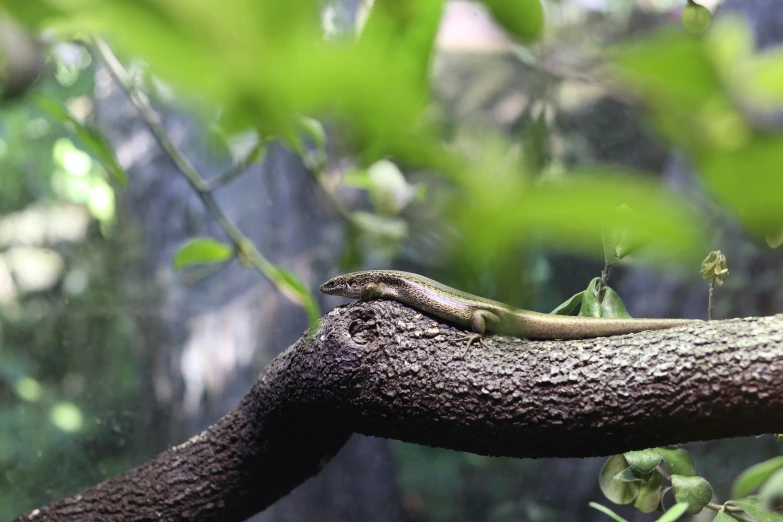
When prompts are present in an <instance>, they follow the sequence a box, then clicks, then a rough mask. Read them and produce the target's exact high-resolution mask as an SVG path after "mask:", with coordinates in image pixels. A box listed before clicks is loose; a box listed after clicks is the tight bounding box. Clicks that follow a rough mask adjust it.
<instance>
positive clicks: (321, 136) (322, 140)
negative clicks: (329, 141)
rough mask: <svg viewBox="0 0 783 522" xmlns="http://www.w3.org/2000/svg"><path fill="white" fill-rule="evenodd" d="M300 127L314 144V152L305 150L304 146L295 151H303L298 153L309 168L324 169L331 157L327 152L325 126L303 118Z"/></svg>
mask: <svg viewBox="0 0 783 522" xmlns="http://www.w3.org/2000/svg"><path fill="white" fill-rule="evenodd" d="M299 127H300V128H301V129H302V131H303V133H304V136H305V138H307V139H308V140H309V141H310V143H311V144H312V146H313V150H312V151H310V150H308V149H305V146H304V144H302V147H294V150H297V149H302V150H299V151H298V152H299V154H300V155H301V156H302V158H303V159H304V163H305V165H306V166H307V167H308V168H310V169H322V168H324V167H325V166H326V161H327V159H328V157H329V155H328V152H327V150H326V131H325V130H324V126H323V125H322V124H321V122H320V121H318V120H316V119H314V118H307V117H303V118H300V119H299Z"/></svg>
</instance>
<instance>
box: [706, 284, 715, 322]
mask: <svg viewBox="0 0 783 522" xmlns="http://www.w3.org/2000/svg"><path fill="white" fill-rule="evenodd" d="M714 304H715V280H714V279H710V299H709V304H708V305H707V320H708V321H712V312H713V308H714Z"/></svg>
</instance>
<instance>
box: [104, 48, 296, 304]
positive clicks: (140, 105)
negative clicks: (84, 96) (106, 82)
mask: <svg viewBox="0 0 783 522" xmlns="http://www.w3.org/2000/svg"><path fill="white" fill-rule="evenodd" d="M92 43H93V45H94V47H95V49H96V50H97V51H98V54H99V55H100V57H101V59H102V60H103V63H104V64H106V68H107V70H108V71H109V74H111V76H112V78H113V79H114V81H115V82H116V83H117V85H118V86H120V88H122V90H123V91H125V93H126V94H127V95H128V97H129V98H130V100H131V103H133V105H134V106H135V107H136V109H137V110H138V111H139V114H140V115H141V118H142V120H143V121H144V123H145V124H146V125H147V128H148V129H149V130H150V132H151V133H152V135H153V137H154V138H155V141H157V143H158V145H159V146H160V147H161V148H162V149H163V150H164V151H165V152H166V154H168V155H169V157H170V158H171V160H172V161H173V162H174V164H175V165H176V166H177V169H178V170H179V171H180V172H181V173H182V175H183V176H185V179H187V181H188V183H190V186H191V187H193V189H194V190H195V191H196V194H198V197H199V199H201V201H202V203H204V206H205V207H207V209H208V210H209V211H210V212H211V213H212V214H213V216H214V217H215V220H216V221H217V222H218V224H219V225H220V227H221V228H222V229H223V230H224V231H225V233H226V235H227V236H228V237H229V239H230V240H231V242H232V243H233V245H234V248H235V249H236V252H237V255H238V256H239V257H240V259H241V260H242V261H243V262H246V263H248V264H250V265H252V266H254V267H255V268H257V269H258V270H259V271H260V272H261V273H262V274H264V275H265V276H266V277H267V278H268V279H269V280H270V281H271V282H272V283H273V284H274V285H275V287H277V289H278V290H279V291H280V292H281V293H282V294H283V295H285V296H286V297H287V298H288V299H290V300H291V301H293V302H295V303H297V304H300V305H304V304H305V301H304V299H303V296H302V295H301V292H300V291H298V290H296V289H295V288H293V287H292V286H291V285H289V284H288V283H287V282H286V281H285V279H284V278H283V276H282V274H281V273H280V271H279V270H278V269H277V268H276V267H275V266H274V265H273V264H272V263H270V262H269V261H268V260H267V259H266V258H265V257H264V256H263V255H262V254H261V252H259V251H258V249H256V247H255V246H254V245H253V243H252V242H251V241H250V240H249V239H248V238H247V237H246V236H245V235H244V234H243V233H242V231H240V230H239V228H238V227H237V226H236V225H235V224H234V222H233V221H231V219H230V218H229V217H228V216H227V215H226V214H225V213H224V212H223V210H222V209H221V208H220V207H219V206H218V204H217V203H216V202H215V200H214V199H213V198H212V195H211V193H210V186H209V185H208V184H207V183H205V182H204V179H203V178H202V177H201V175H200V174H199V173H198V171H197V170H196V169H195V167H193V165H192V164H191V163H190V161H189V160H188V159H187V158H186V157H185V155H184V154H182V152H181V151H180V150H179V149H178V148H177V146H176V145H174V143H173V142H172V141H171V139H170V138H169V136H168V133H167V132H166V129H165V128H164V127H163V124H162V122H161V119H160V115H159V114H158V113H157V112H155V110H154V109H153V108H152V106H151V105H150V103H149V99H148V98H147V96H146V95H144V93H142V92H141V91H139V90H138V89H137V88H135V87H133V86H132V85H131V82H130V81H129V78H128V71H127V70H126V69H125V67H124V66H123V65H122V63H120V61H119V59H117V57H116V56H115V55H114V52H113V51H112V50H111V48H110V47H109V46H108V44H106V42H104V41H103V40H102V39H100V38H94V39H92Z"/></svg>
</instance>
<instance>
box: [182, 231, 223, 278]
mask: <svg viewBox="0 0 783 522" xmlns="http://www.w3.org/2000/svg"><path fill="white" fill-rule="evenodd" d="M233 253H234V249H233V248H231V247H230V246H229V245H226V244H225V243H221V242H220V241H217V240H215V239H212V238H209V237H200V238H195V239H191V240H189V241H187V242H186V243H185V244H183V245H182V246H181V247H180V248H179V250H177V252H176V253H175V254H174V259H173V260H172V263H173V265H174V268H176V269H177V270H182V269H183V268H186V267H188V266H191V265H196V264H210V263H223V262H225V261H228V260H229V259H231V256H232V255H233Z"/></svg>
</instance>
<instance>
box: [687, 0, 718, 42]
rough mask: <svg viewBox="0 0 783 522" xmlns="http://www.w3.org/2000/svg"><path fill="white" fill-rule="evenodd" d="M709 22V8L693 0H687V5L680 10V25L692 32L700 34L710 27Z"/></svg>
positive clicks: (710, 14)
mask: <svg viewBox="0 0 783 522" xmlns="http://www.w3.org/2000/svg"><path fill="white" fill-rule="evenodd" d="M711 23H712V13H710V10H709V9H707V8H706V7H704V6H703V5H699V4H697V3H696V2H694V1H693V0H688V5H686V6H685V8H684V9H683V10H682V25H683V26H685V28H686V29H687V30H688V31H690V32H692V33H694V34H701V33H703V32H704V31H706V30H707V29H709V28H710V24H711Z"/></svg>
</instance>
